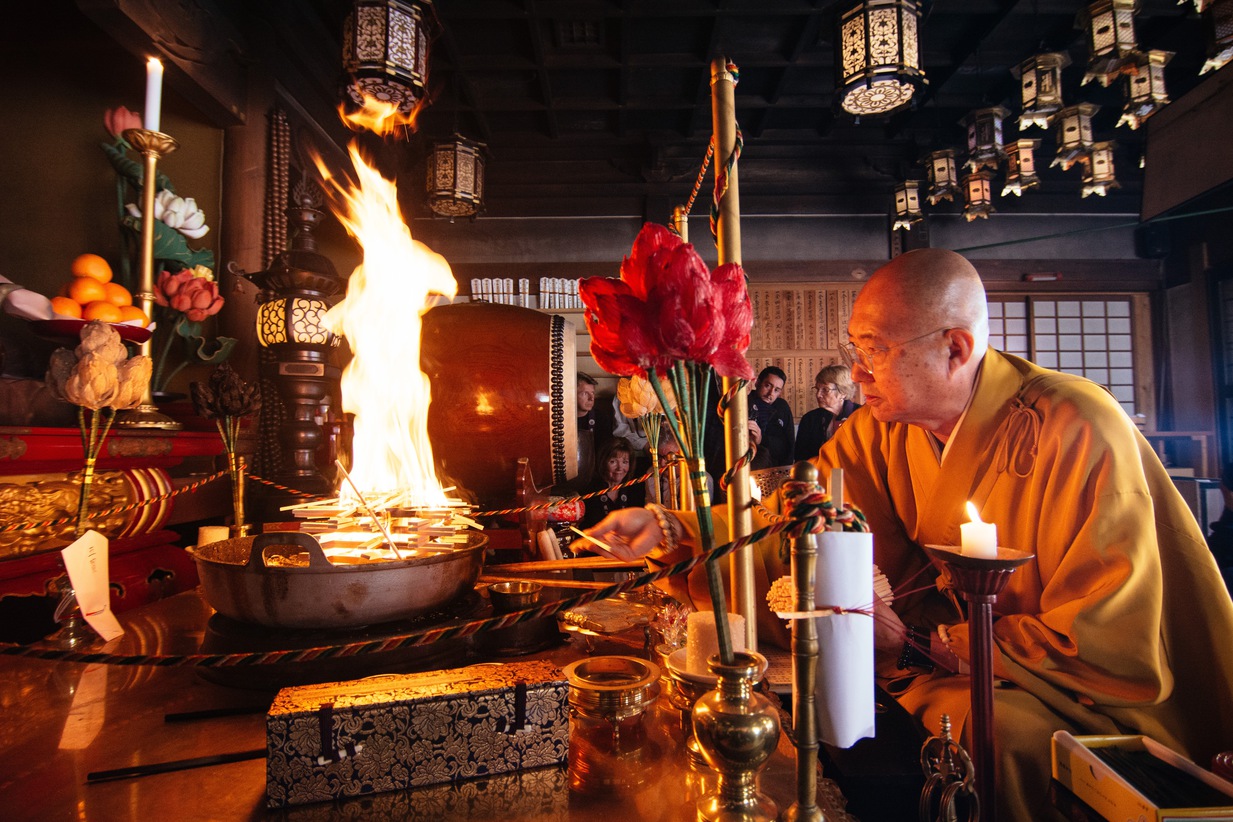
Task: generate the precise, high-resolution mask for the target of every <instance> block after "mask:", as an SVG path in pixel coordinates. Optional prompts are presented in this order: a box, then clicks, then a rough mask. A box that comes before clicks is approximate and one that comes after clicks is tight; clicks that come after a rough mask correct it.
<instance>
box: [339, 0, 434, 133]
mask: <svg viewBox="0 0 1233 822" xmlns="http://www.w3.org/2000/svg"><path fill="white" fill-rule="evenodd" d="M423 3H424V0H421V2H420V3H413V2H409V0H355V5H354V6H352V8H351V11H350V13H349V14H348V15H347V20H346V22H345V23H344V24H343V68H344V69H346V71H347V72H348V73H349V74H350V75H351V82H350V84H349V85H348V86H347V93H348V95H349V96H350V97H351V99H352V100H353V101H354V102H355V103H356V105H360V106H362V105H363V104H364V98H365V96H368V97H372V98H375V99H377V100H381V101H382V102H386V103H390V104H392V105H395V106H397V107H398V110H399V111H400V112H401V113H403V114H410V113H411V112H412V111H413V110H414V109H415V108H416V106H417V105H419V103H420V101H421V100H423V99H424V87H425V85H426V84H427V82H428V41H429V37H428V33H427V31H426V30H425V22H424V12H423V9H422V7H421V5H422V4H423Z"/></svg>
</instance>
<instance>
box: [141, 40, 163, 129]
mask: <svg viewBox="0 0 1233 822" xmlns="http://www.w3.org/2000/svg"><path fill="white" fill-rule="evenodd" d="M162 106H163V62H162V61H161V60H159V59H158V58H157V57H151V58H150V59H149V60H148V61H147V62H146V115H145V117H144V118H143V120H142V126H144V127H145V129H146V131H158V126H159V115H160V114H161V113H162V111H161V109H162Z"/></svg>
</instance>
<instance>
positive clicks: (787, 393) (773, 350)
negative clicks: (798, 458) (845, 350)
mask: <svg viewBox="0 0 1233 822" xmlns="http://www.w3.org/2000/svg"><path fill="white" fill-rule="evenodd" d="M859 291H860V287H859V286H840V285H816V286H802V285H799V284H776V283H757V284H753V283H751V284H750V286H749V299H750V302H751V304H752V306H753V331H752V335H751V341H750V345H749V353H748V358H749V362H750V364H751V365H753V367H754V371H761V370H762V369H763V368H765V367H766V366H768V365H775V366H778V367H779V368H782V369H783V371H784V373H785V374H786V375H787V377H788V379H787V381H786V383H785V385H784V391H783V398H784V399H785V400H786V401H787V402H788V405H790V406H791V407H792V414H793V415H794V416H795V418H796V419H797V420H798V421H799V420H800V418H801V416H802V415H804V414H805V413H806V412H807V411H812V410H813V409H815V408H817V407H818V403H817V400H816V399H815V398H814V390H813V380H814V376H815V375H816V374H817V373H818V371H819V370H820V369H822V368H824V367H826V366H828V365H832V364H835V363H842V362H843V359H842V357H841V356H840V354H839V344H840V343H842V342H846V341H847V339H848V319H849V318H850V317H851V316H852V303H853V302H854V301H855V300H856V295H857V293H858V292H859ZM858 401H859V398H858Z"/></svg>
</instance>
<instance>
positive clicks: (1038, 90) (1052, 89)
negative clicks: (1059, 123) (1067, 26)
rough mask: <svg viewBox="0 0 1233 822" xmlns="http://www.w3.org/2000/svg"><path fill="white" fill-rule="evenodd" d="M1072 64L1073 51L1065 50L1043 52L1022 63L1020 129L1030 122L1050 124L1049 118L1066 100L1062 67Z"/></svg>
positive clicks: (1020, 68)
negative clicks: (1063, 92) (1069, 52)
mask: <svg viewBox="0 0 1233 822" xmlns="http://www.w3.org/2000/svg"><path fill="white" fill-rule="evenodd" d="M1069 65H1070V55H1069V54H1068V53H1067V52H1064V51H1049V52H1043V53H1041V54H1037V55H1034V56H1032V57H1029V58H1028V59H1026V60H1024V61H1023V62H1022V63H1020V64H1019V68H1018V73H1019V91H1020V95H1021V97H1020V99H1021V100H1022V102H1023V113H1022V114H1021V115H1019V129H1020V130H1023V129H1025V128H1027V127H1028V126H1037V127H1039V128H1047V127H1048V125H1049V120H1050V119H1051V118H1052V117H1053V115H1054V114H1055V113H1056V112H1057V110H1058V109H1060V108H1061V107H1062V106H1063V105H1065V103H1063V102H1062V69H1064V68H1066V67H1067V66H1069Z"/></svg>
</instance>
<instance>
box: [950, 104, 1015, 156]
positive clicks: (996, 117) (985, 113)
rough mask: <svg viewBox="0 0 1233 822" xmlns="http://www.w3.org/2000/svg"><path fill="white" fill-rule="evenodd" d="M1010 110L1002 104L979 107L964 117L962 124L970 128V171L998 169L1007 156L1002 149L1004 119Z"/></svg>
mask: <svg viewBox="0 0 1233 822" xmlns="http://www.w3.org/2000/svg"><path fill="white" fill-rule="evenodd" d="M1007 114H1010V112H1009V111H1007V110H1006V109H1004V108H1002V107H1001V106H994V107H993V108H978V109H976V110H975V111H973V112H971V113H970V114H968V116H966V117H964V118H963V119H962V120H961V121H960V124H961V125H963V126H964V127H966V128H967V130H968V161H967V164H966V165H967V169H968V170H969V171H979V170H980V169H982V168H988V169H992V170H994V171H997V168H998V164H999V163H1001V162H1002V160H1003V159H1004V158H1005V157H1006V152H1004V151H1003V150H1002V120H1004V119H1006V115H1007Z"/></svg>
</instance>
